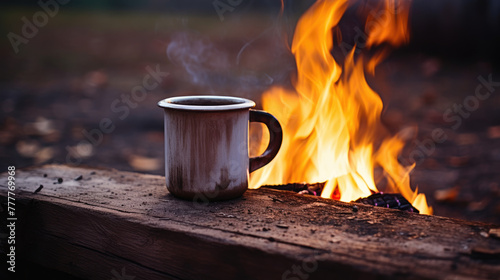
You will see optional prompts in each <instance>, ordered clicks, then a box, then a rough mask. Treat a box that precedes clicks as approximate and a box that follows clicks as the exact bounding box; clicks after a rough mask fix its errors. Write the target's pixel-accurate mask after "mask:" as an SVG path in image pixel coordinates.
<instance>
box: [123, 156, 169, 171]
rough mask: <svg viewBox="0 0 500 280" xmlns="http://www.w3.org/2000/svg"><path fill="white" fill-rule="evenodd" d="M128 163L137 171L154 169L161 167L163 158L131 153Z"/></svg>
mask: <svg viewBox="0 0 500 280" xmlns="http://www.w3.org/2000/svg"><path fill="white" fill-rule="evenodd" d="M128 163H129V164H130V166H132V167H133V168H134V169H135V170H137V171H154V170H158V169H160V168H161V160H160V159H158V158H149V157H143V156H139V155H131V156H130V157H129V160H128Z"/></svg>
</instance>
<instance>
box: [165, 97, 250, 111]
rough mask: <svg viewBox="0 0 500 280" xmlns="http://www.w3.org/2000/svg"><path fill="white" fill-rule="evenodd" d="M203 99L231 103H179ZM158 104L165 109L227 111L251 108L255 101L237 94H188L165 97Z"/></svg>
mask: <svg viewBox="0 0 500 280" xmlns="http://www.w3.org/2000/svg"><path fill="white" fill-rule="evenodd" d="M193 100H197V101H200V100H201V101H202V100H207V101H208V100H212V101H219V102H221V101H227V102H228V103H229V104H213V105H197V104H179V103H180V102H189V101H193ZM158 106H160V107H162V108H164V109H178V110H188V111H227V110H238V109H249V108H252V107H255V102H253V101H252V100H249V99H246V98H241V97H235V96H223V95H187V96H175V97H169V98H165V99H163V100H160V101H159V102H158Z"/></svg>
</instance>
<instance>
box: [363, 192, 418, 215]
mask: <svg viewBox="0 0 500 280" xmlns="http://www.w3.org/2000/svg"><path fill="white" fill-rule="evenodd" d="M355 202H358V203H363V204H369V205H373V206H380V207H385V208H391V209H398V210H403V211H408V212H415V213H420V211H418V209H417V208H415V207H413V205H411V203H410V202H408V200H406V198H404V197H403V196H402V195H401V194H399V193H383V192H379V193H374V194H372V195H370V196H369V197H365V198H359V199H357V200H356V201H355Z"/></svg>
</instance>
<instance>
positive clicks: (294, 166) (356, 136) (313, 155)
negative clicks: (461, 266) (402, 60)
mask: <svg viewBox="0 0 500 280" xmlns="http://www.w3.org/2000/svg"><path fill="white" fill-rule="evenodd" d="M353 2H354V1H350V0H318V1H317V2H316V3H315V4H314V5H313V6H311V8H309V10H308V11H307V12H306V13H305V14H304V15H303V16H302V17H301V18H300V20H299V22H298V24H297V27H296V30H295V34H294V37H293V42H292V48H291V50H292V53H293V54H294V55H295V59H296V65H297V76H296V78H295V80H294V81H293V86H294V90H288V89H286V88H284V87H273V88H271V89H270V90H268V91H267V92H265V93H264V95H263V97H262V105H263V109H264V110H266V111H268V112H270V113H271V114H273V115H274V116H276V117H277V119H278V120H279V121H280V123H281V125H282V127H283V134H284V139H283V144H282V146H281V150H280V152H279V153H278V155H277V157H276V158H275V159H274V160H273V161H271V163H270V164H268V165H267V166H266V167H264V168H262V169H261V170H258V171H256V172H254V173H252V176H251V186H252V187H253V188H258V187H259V186H261V185H277V184H284V183H297V182H309V183H316V182H326V184H325V188H324V189H323V192H322V194H321V196H322V197H325V198H334V199H339V200H341V201H346V202H349V201H353V200H356V199H358V198H360V197H366V196H369V195H371V194H372V193H373V192H378V189H377V186H376V178H375V177H376V176H375V170H377V171H381V174H382V175H383V176H382V177H383V178H384V179H385V181H386V184H387V190H386V191H387V192H389V191H390V192H398V193H401V194H402V195H403V196H404V197H405V198H406V199H407V200H408V201H409V202H411V203H412V204H413V206H414V207H415V208H417V209H418V210H419V211H420V213H422V214H432V208H431V207H429V206H428V205H427V202H426V198H425V195H423V194H419V193H418V190H415V191H413V190H412V189H411V187H410V171H411V170H412V169H413V167H414V166H403V165H402V164H400V163H399V161H398V155H399V154H400V152H401V150H402V149H403V146H404V142H403V140H402V139H401V137H399V136H398V135H395V136H393V135H388V133H387V131H386V129H385V128H384V126H383V125H382V123H381V119H380V116H381V113H382V109H383V104H382V100H381V98H380V96H379V95H378V94H377V93H376V92H375V91H374V90H373V89H371V88H370V86H369V85H368V83H367V81H366V79H365V70H366V71H367V73H370V74H374V70H375V67H376V65H377V64H379V63H380V61H381V60H382V59H383V58H384V57H385V56H386V54H387V51H388V50H389V47H391V46H392V47H396V46H399V45H400V44H402V43H405V42H407V41H408V39H409V34H408V28H407V22H408V14H409V6H410V4H409V2H408V1H398V0H385V2H383V3H382V5H381V6H380V7H378V8H376V9H375V11H374V10H371V12H370V14H369V15H367V24H366V26H365V31H364V32H365V34H366V35H367V36H366V42H364V43H365V44H366V45H365V46H364V47H365V48H366V49H371V48H372V47H375V46H376V47H377V49H378V50H376V51H375V52H372V55H371V56H370V57H367V56H366V55H364V54H363V55H357V54H356V55H355V49H356V48H353V49H352V50H351V51H350V52H349V54H348V55H347V56H346V58H345V60H344V61H343V63H342V64H340V63H339V62H337V61H335V59H334V58H333V56H332V55H331V50H332V48H333V47H334V43H333V32H332V31H339V30H340V29H338V28H337V24H338V23H339V21H340V19H341V17H342V15H343V14H344V12H345V11H346V9H347V8H348V7H349V6H350V5H352V4H353ZM375 20H376V21H375ZM370 23H371V24H370ZM374 23H375V24H374ZM358 47H359V46H358ZM262 145H264V146H265V145H267V139H262ZM378 177H379V176H377V182H378V181H379V178H378Z"/></svg>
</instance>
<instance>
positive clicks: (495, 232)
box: [488, 228, 500, 239]
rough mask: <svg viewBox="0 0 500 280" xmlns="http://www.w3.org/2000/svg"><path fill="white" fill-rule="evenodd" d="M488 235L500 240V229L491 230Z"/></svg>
mask: <svg viewBox="0 0 500 280" xmlns="http://www.w3.org/2000/svg"><path fill="white" fill-rule="evenodd" d="M488 234H489V236H490V237H493V238H499V239H500V228H491V229H490V231H489V232H488Z"/></svg>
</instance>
